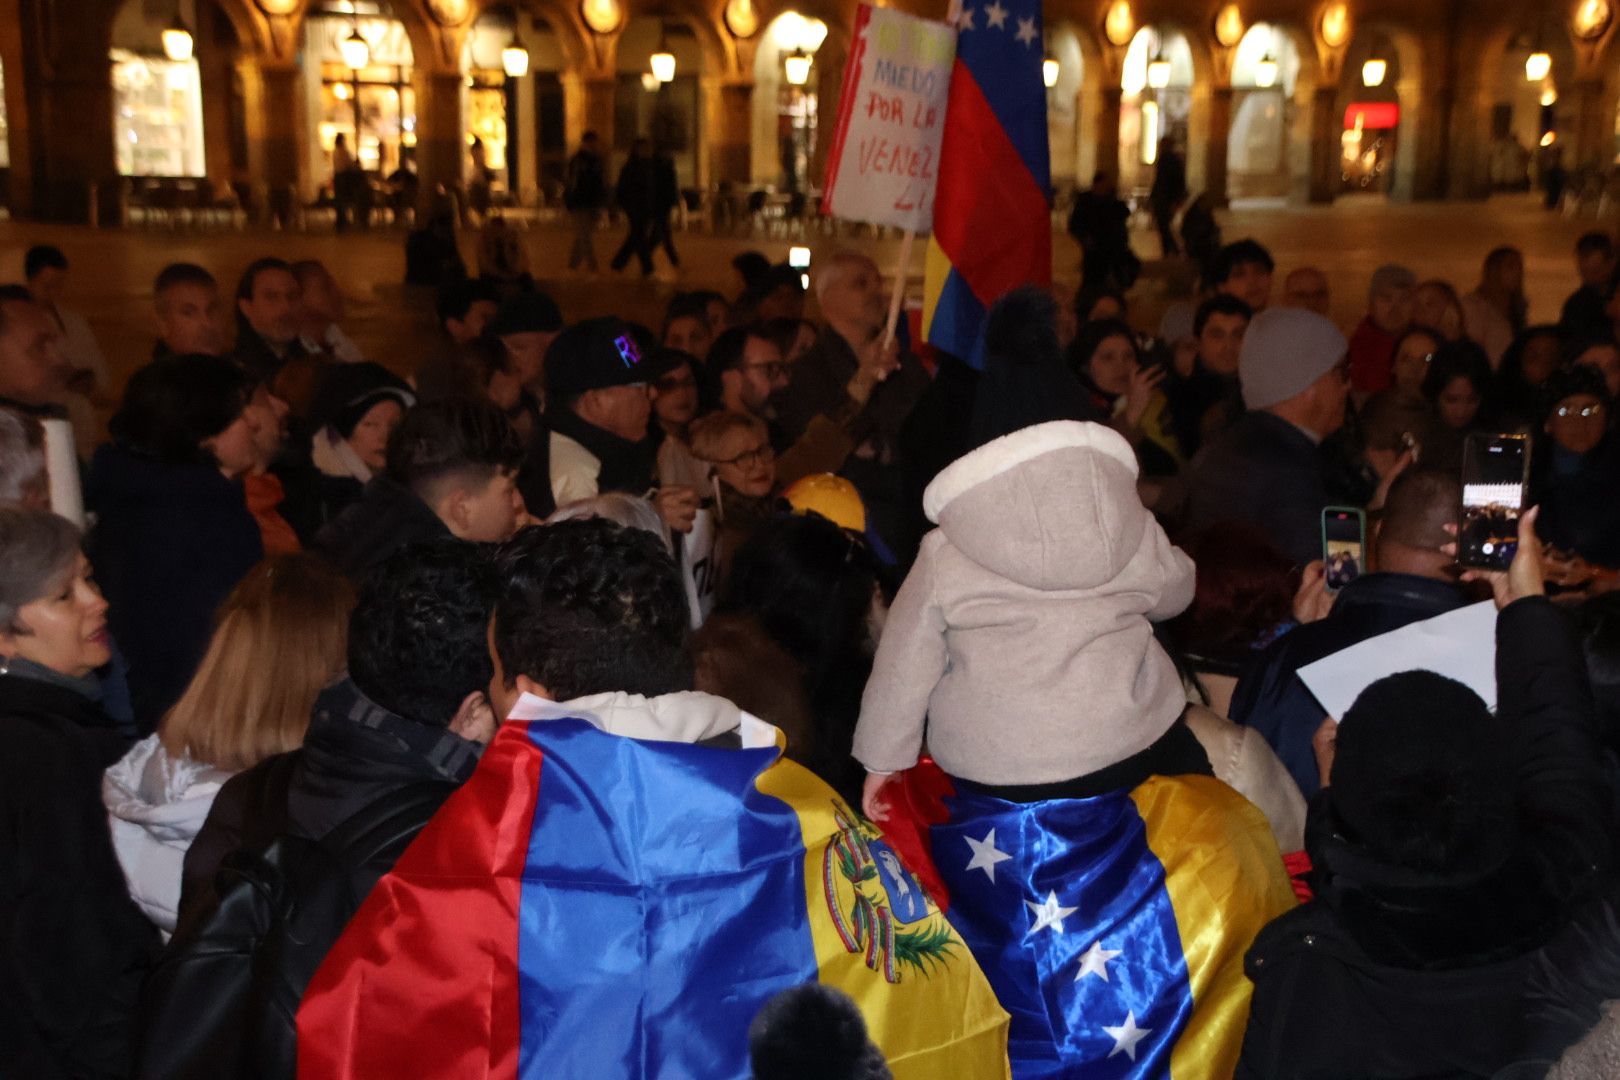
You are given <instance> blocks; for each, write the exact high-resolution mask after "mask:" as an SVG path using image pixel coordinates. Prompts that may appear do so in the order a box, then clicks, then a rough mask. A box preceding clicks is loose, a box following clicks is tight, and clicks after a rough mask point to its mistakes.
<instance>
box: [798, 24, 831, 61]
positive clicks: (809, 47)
mask: <svg viewBox="0 0 1620 1080" xmlns="http://www.w3.org/2000/svg"><path fill="white" fill-rule="evenodd" d="M826 40H827V24H826V23H824V22H822V21H821V20H820V19H805V20H804V24H803V27H802V29H801V30H800V31H799V48H801V49H803V50H804V51H805V52H807V53H813V52H815V51H816V50H817V49H819V48H821V43H822V42H823V41H826Z"/></svg>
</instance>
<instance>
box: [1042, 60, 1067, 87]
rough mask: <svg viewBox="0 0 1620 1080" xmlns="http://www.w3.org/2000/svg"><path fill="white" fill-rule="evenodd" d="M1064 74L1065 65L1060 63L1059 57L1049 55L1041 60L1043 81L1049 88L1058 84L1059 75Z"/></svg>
mask: <svg viewBox="0 0 1620 1080" xmlns="http://www.w3.org/2000/svg"><path fill="white" fill-rule="evenodd" d="M1061 74H1063V65H1062V64H1060V63H1058V61H1057V57H1055V56H1048V57H1047V58H1046V59H1045V60H1042V61H1041V82H1043V83H1045V84H1046V88H1047V89H1048V90H1050V89H1052V87H1054V86H1056V85H1057V84H1058V76H1059V75H1061Z"/></svg>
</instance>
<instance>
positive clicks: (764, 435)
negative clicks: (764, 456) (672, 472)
mask: <svg viewBox="0 0 1620 1080" xmlns="http://www.w3.org/2000/svg"><path fill="white" fill-rule="evenodd" d="M738 432H747V433H748V434H750V435H755V436H758V437H759V438H761V439H766V440H768V439H769V438H770V432H769V431H768V430H767V429H766V427H765V425H764V423H763V422H761V421H760V420H758V419H757V418H755V417H752V416H749V415H748V414H747V413H740V412H732V411H730V410H724V411H721V412H715V413H710V414H709V415H708V416H705V417H703V418H702V419H701V420H697V421H694V422H693V424H692V439H691V444H692V456H693V457H696V458H698V459H699V460H701V461H708V462H714V461H719V460H720V454H721V448H722V447H723V446H725V444H726V442H727V440H729V439H730V438H731V436H732V435H734V434H737V433H738Z"/></svg>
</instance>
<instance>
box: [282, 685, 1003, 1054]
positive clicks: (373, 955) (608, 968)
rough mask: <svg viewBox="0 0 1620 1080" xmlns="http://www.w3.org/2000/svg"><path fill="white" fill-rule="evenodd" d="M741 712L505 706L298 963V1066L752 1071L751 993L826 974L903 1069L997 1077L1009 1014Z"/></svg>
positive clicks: (854, 833) (832, 800)
mask: <svg viewBox="0 0 1620 1080" xmlns="http://www.w3.org/2000/svg"><path fill="white" fill-rule="evenodd" d="M740 730H741V734H742V736H743V740H742V741H743V748H742V749H729V748H716V747H708V746H701V745H690V744H686V743H677V742H657V741H651V740H641V739H633V738H629V737H625V736H622V735H616V734H609V733H607V732H605V731H601V730H598V729H597V727H595V726H593V725H592V724H591V723H589V722H587V721H586V720H583V719H552V720H534V721H527V722H525V721H508V722H507V723H505V724H504V725H502V728H501V730H500V732H499V734H498V735H497V736H496V738H495V740H494V741H493V743H491V745H490V747H489V749H488V750H487V751H486V752H485V755H484V758H483V760H482V761H481V762H480V764H479V767H478V770H477V772H476V773H474V775H473V776H472V778H471V779H470V780H468V782H467V783H466V784H465V785H464V786H463V787H462V788H461V789H460V790H459V791H458V792H457V793H456V794H455V795H453V796H452V797H451V798H450V800H449V801H448V802H447V803H446V804H445V806H444V808H443V809H442V810H441V811H440V812H439V814H438V815H437V816H435V817H434V819H433V820H432V821H431V822H430V823H429V824H428V826H427V827H426V828H425V829H424V830H423V831H422V833H421V834H420V836H418V837H417V839H416V841H415V842H414V843H413V844H412V845H411V847H410V848H409V849H408V850H407V851H406V852H405V854H404V855H403V856H402V857H401V858H400V860H399V862H398V863H397V864H396V866H395V868H394V870H393V871H392V872H391V873H389V874H388V875H386V876H385V877H384V878H382V880H381V881H379V882H378V884H377V886H376V888H375V889H374V890H373V891H372V893H371V895H370V896H369V897H367V899H366V901H365V903H364V904H363V905H362V907H361V909H360V911H359V912H358V913H357V914H356V915H355V917H354V919H353V921H352V922H351V923H350V924H349V926H348V927H347V929H346V930H345V931H344V934H343V936H342V938H341V939H340V940H339V942H338V944H337V945H336V946H335V947H334V948H333V950H332V952H331V954H330V955H329V956H328V957H327V959H326V961H325V963H324V964H323V965H322V967H321V969H320V971H319V972H317V974H316V976H315V978H314V980H313V981H312V982H311V984H310V987H309V990H308V991H307V993H306V994H305V997H304V1001H303V1005H302V1007H301V1008H300V1010H299V1014H298V1044H299V1045H298V1053H299V1058H298V1064H299V1068H298V1075H299V1076H300V1077H302V1078H305V1080H311V1078H314V1080H322V1078H327V1080H331V1078H343V1080H372V1078H376V1077H387V1076H401V1077H404V1076H409V1077H423V1078H463V1077H465V1078H473V1077H477V1078H484V1077H491V1078H506V1077H512V1078H516V1077H524V1078H536V1080H538V1078H542V1077H543V1078H552V1077H561V1078H566V1077H590V1078H599V1077H601V1078H606V1077H626V1078H636V1080H640V1078H660V1080H685V1078H691V1080H720V1078H727V1077H735V1078H744V1077H747V1076H748V1074H749V1065H748V1049H747V1046H748V1040H747V1033H748V1026H749V1023H750V1022H751V1021H752V1019H753V1018H754V1015H755V1014H756V1013H757V1012H758V1011H759V1009H760V1007H761V1006H762V1005H763V1004H764V1003H765V1002H766V1001H767V1000H768V999H769V998H770V997H772V996H773V995H774V994H776V993H778V992H780V991H782V990H784V989H787V988H788V987H791V986H795V985H798V984H800V983H803V982H807V981H810V980H816V979H819V980H820V981H822V982H824V983H827V984H829V985H832V986H835V987H837V988H838V989H840V990H843V991H844V992H845V993H847V994H849V995H850V996H851V997H852V998H853V999H854V1001H855V1003H856V1004H857V1006H859V1008H860V1009H861V1012H862V1014H863V1015H864V1016H865V1018H866V1021H867V1024H868V1026H869V1028H870V1034H871V1038H872V1040H873V1042H874V1043H876V1044H877V1046H878V1047H879V1048H880V1049H881V1050H883V1052H884V1053H885V1055H886V1056H887V1057H888V1059H889V1061H890V1066H891V1068H892V1069H893V1070H894V1074H895V1076H896V1077H899V1078H902V1080H904V1078H914V1080H924V1078H934V1077H944V1076H962V1077H974V1078H978V1077H986V1078H1004V1077H1006V1076H1007V1075H1008V1065H1007V1056H1006V1041H1007V1023H1008V1018H1007V1015H1006V1013H1005V1012H1004V1011H1003V1010H1002V1009H1001V1008H1000V1007H999V1006H998V1005H997V1003H996V999H995V995H994V992H993V991H992V990H991V988H990V985H989V983H988V982H987V980H986V979H985V977H984V975H983V973H982V972H980V970H979V968H978V965H977V963H976V962H975V961H974V959H973V957H972V955H971V953H970V952H969V951H968V949H967V946H966V944H965V943H964V942H963V941H962V938H961V937H960V936H959V935H958V934H957V933H956V932H955V931H954V930H953V929H952V928H951V926H950V924H949V923H948V922H946V920H945V919H944V917H943V915H942V914H941V913H940V912H939V910H938V908H936V907H934V906H933V905H932V904H931V903H930V902H929V900H928V898H927V897H926V895H925V894H924V892H923V890H922V887H921V885H920V883H919V882H917V880H916V879H915V878H914V877H913V876H912V875H911V874H910V873H908V872H907V871H906V869H905V868H904V866H903V865H902V864H901V863H900V861H899V859H898V858H897V857H896V855H895V853H894V851H893V850H892V849H891V848H890V847H889V846H888V845H887V844H886V843H885V842H884V841H883V840H882V839H881V837H880V836H879V835H878V834H877V833H876V831H875V830H873V829H872V828H871V826H869V825H867V824H866V823H864V822H863V821H861V820H859V819H858V818H856V816H855V815H853V814H852V813H850V811H849V810H848V808H847V807H845V806H844V804H843V803H842V802H841V801H840V800H839V799H838V797H837V795H836V794H834V792H833V791H832V789H831V788H829V787H827V785H826V784H824V783H823V782H822V781H820V780H819V779H817V778H816V777H815V776H814V775H812V774H811V773H809V772H808V771H807V770H805V769H803V768H801V767H800V766H798V765H797V764H795V763H793V762H790V761H787V760H785V759H784V758H782V756H781V751H780V749H779V747H778V745H777V740H778V737H779V736H778V733H777V732H776V730H775V729H774V728H771V727H770V726H769V725H766V724H763V723H761V722H759V721H757V720H754V719H753V718H751V717H747V716H746V715H744V716H743V727H742V728H741V729H740Z"/></svg>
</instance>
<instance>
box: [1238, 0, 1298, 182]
mask: <svg viewBox="0 0 1620 1080" xmlns="http://www.w3.org/2000/svg"><path fill="white" fill-rule="evenodd" d="M1299 82H1300V56H1299V50H1298V49H1297V48H1296V47H1295V45H1294V39H1293V36H1292V35H1291V34H1290V33H1289V32H1288V31H1287V30H1285V29H1284V28H1283V27H1280V26H1275V25H1273V24H1270V23H1256V24H1255V25H1254V26H1252V27H1250V28H1249V31H1248V33H1246V34H1244V36H1243V40H1242V41H1240V42H1238V46H1237V51H1236V53H1235V54H1234V55H1233V58H1232V96H1233V105H1232V128H1231V134H1230V136H1229V137H1228V141H1227V153H1226V167H1227V193H1228V195H1229V196H1230V197H1232V198H1234V199H1253V198H1282V197H1286V196H1287V195H1289V194H1290V193H1291V192H1293V191H1294V190H1295V189H1296V187H1297V186H1298V183H1301V182H1303V175H1302V174H1303V172H1304V171H1305V170H1308V169H1309V165H1310V162H1309V158H1308V156H1307V157H1306V158H1305V159H1304V160H1303V161H1302V160H1300V156H1299V155H1297V154H1294V153H1292V152H1291V148H1292V147H1293V146H1295V145H1297V144H1296V140H1297V139H1298V138H1299V137H1300V134H1301V133H1300V132H1299V131H1298V124H1299V119H1300V117H1301V115H1307V124H1308V114H1305V113H1304V110H1302V109H1300V108H1299V106H1298V104H1297V94H1298V89H1299ZM1304 137H1305V138H1306V139H1307V140H1308V139H1309V131H1308V129H1307V130H1306V132H1305V133H1304Z"/></svg>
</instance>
